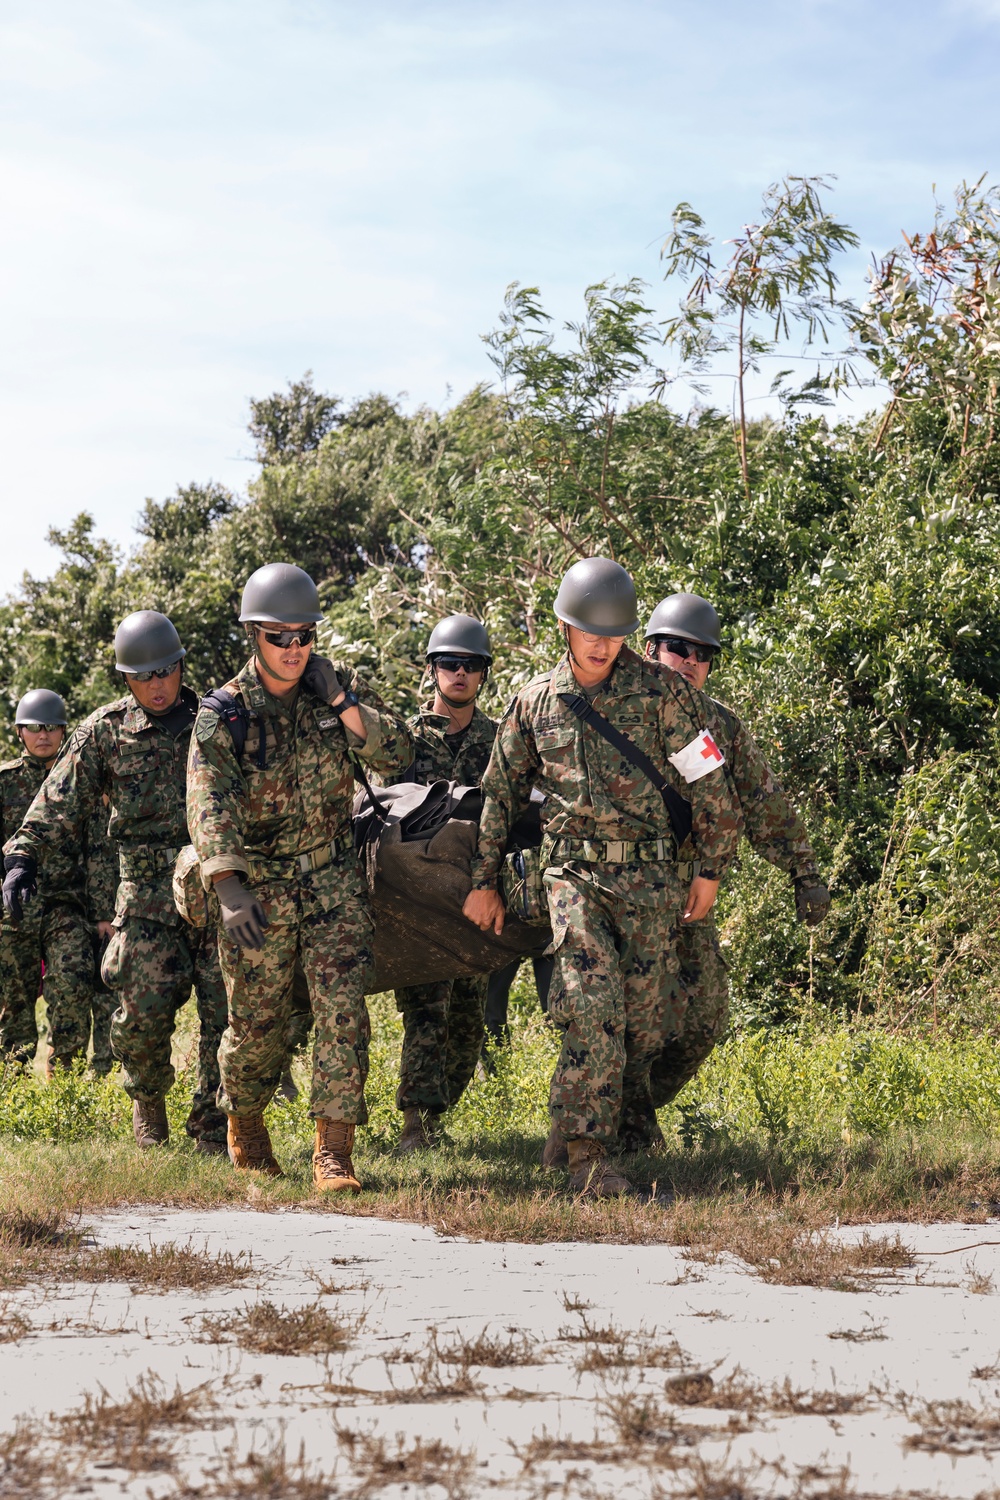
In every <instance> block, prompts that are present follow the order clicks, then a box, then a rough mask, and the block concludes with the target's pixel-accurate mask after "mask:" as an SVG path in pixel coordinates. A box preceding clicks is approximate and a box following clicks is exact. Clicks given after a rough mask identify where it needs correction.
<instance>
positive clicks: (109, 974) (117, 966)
mask: <svg viewBox="0 0 1000 1500" xmlns="http://www.w3.org/2000/svg"><path fill="white" fill-rule="evenodd" d="M124 947H125V931H124V929H123V928H121V927H116V928H115V929H114V931H113V932H112V934H111V937H110V938H109V939H108V946H107V947H106V948H105V950H104V957H103V958H102V959H101V978H102V980H103V981H104V983H105V984H106V985H107V987H108V989H109V990H116V989H119V988H120V986H121V982H122V971H123V969H124V966H125V965H124V957H125V955H124V951H123V950H124Z"/></svg>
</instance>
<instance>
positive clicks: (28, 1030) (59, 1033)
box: [0, 906, 97, 1064]
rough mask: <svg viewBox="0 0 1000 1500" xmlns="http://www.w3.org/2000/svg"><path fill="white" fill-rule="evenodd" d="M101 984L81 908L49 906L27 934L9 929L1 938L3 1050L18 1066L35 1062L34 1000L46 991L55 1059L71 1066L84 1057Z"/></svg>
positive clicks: (51, 1054) (0, 1036) (0, 1024)
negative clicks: (95, 997)
mask: <svg viewBox="0 0 1000 1500" xmlns="http://www.w3.org/2000/svg"><path fill="white" fill-rule="evenodd" d="M43 962H44V964H45V979H44V984H43V981H42V963H43ZM96 980H97V971H96V968H95V964H94V948H93V939H92V937H91V929H90V926H89V924H88V922H87V920H86V918H85V917H84V915H83V913H82V912H81V911H79V910H77V908H76V907H74V906H53V907H50V908H49V909H48V910H47V911H44V912H43V913H42V915H41V919H40V921H39V924H38V926H37V927H33V928H32V929H30V930H29V931H28V932H24V931H20V932H14V931H11V930H9V929H6V928H5V929H4V931H3V933H2V934H0V1005H2V1009H0V1047H2V1048H3V1051H4V1052H5V1053H6V1054H8V1055H9V1056H11V1057H13V1058H15V1059H16V1060H17V1061H18V1062H21V1063H28V1064H30V1063H31V1061H32V1059H33V1058H34V1056H35V1049H36V1047H37V1046H38V1029H37V1026H36V1024H35V1002H36V1000H37V999H38V996H39V994H40V993H41V992H42V990H43V988H44V993H45V1007H46V1010H47V1012H48V1018H49V1057H50V1060H51V1061H53V1062H58V1063H70V1062H72V1061H73V1059H74V1058H75V1057H85V1056H86V1053H87V1043H88V1041H89V1040H90V1005H91V1001H92V999H93V995H94V988H95V984H96Z"/></svg>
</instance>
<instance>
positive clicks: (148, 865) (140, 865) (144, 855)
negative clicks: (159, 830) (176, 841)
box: [118, 844, 180, 880]
mask: <svg viewBox="0 0 1000 1500" xmlns="http://www.w3.org/2000/svg"><path fill="white" fill-rule="evenodd" d="M179 853H180V850H179V849H171V848H168V847H167V845H165V844H138V845H136V846H134V847H133V848H129V849H121V848H120V849H119V850H118V878H119V880H149V879H150V877H152V876H156V875H163V874H165V873H166V871H168V870H170V871H171V872H172V871H173V868H174V865H175V863H176V862H177V856H178V854H179Z"/></svg>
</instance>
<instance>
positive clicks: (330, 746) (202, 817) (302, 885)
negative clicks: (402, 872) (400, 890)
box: [188, 563, 413, 1192]
mask: <svg viewBox="0 0 1000 1500" xmlns="http://www.w3.org/2000/svg"><path fill="white" fill-rule="evenodd" d="M322 618H323V616H322V611H321V609H320V603H319V594H318V593H317V590H316V585H315V584H314V583H313V581H312V579H311V578H310V577H309V575H308V574H307V573H304V572H303V571H302V569H301V568H296V567H293V566H292V565H291V564H289V563H270V564H268V565H267V566H266V567H263V568H258V569H257V571H256V573H254V574H253V575H252V576H251V577H250V579H249V580H248V581H247V585H246V587H245V588H244V590H243V604H242V609H241V611H240V620H241V622H242V623H243V624H244V626H245V627H246V633H247V636H248V638H249V640H250V642H251V643H252V647H253V654H252V655H251V657H250V660H249V661H248V662H247V664H246V666H245V667H244V668H243V669H242V671H241V672H240V673H239V674H238V675H237V676H236V677H234V678H233V680H232V681H231V682H229V683H227V684H226V686H225V688H223V689H222V690H221V691H220V692H217V693H209V694H208V695H207V696H206V698H205V699H203V700H202V707H201V711H200V713H199V714H198V720H197V723H196V725H195V734H194V738H193V739H192V741H191V755H190V760H189V764H188V827H189V829H190V833H191V839H192V842H193V844H194V846H195V849H196V851H197V854H198V857H199V860H200V861H201V874H202V880H203V881H204V882H205V885H206V888H207V887H208V886H209V885H210V884H211V885H214V888H215V892H216V894H217V895H218V897H219V903H220V910H221V920H222V928H223V931H222V946H221V958H222V972H223V975H224V977H225V981H226V991H227V994H228V997H229V1026H228V1029H227V1031H226V1034H225V1036H224V1038H223V1041H222V1046H221V1048H220V1051H219V1067H220V1072H221V1074H222V1088H221V1090H220V1093H219V1102H220V1104H221V1105H222V1107H223V1109H224V1110H225V1111H226V1114H227V1115H228V1116H229V1155H230V1159H231V1161H232V1163H233V1166H234V1167H236V1168H239V1169H244V1168H255V1169H257V1170H258V1171H262V1172H266V1173H268V1174H269V1175H270V1176H273V1177H277V1176H280V1175H281V1168H280V1167H279V1166H278V1163H277V1161H276V1160H275V1158H274V1152H273V1151H272V1149H271V1140H270V1137H269V1135H268V1132H267V1127H266V1125H265V1123H264V1109H265V1107H266V1105H267V1104H268V1103H269V1101H270V1100H271V1098H272V1096H273V1095H274V1092H275V1090H276V1089H277V1087H278V1083H279V1079H280V1076H281V1071H282V1067H283V1065H284V1063H285V1058H286V1054H287V1046H288V1035H289V1031H288V1028H289V1017H290V1009H291V1002H292V987H293V981H294V972H295V968H296V963H297V962H298V963H300V964H301V967H302V970H303V972H304V974H305V979H306V983H307V985H308V989H309V999H310V1002H311V1005H312V1012H313V1017H314V1021H315V1040H314V1043H313V1076H312V1096H311V1101H310V1112H311V1114H312V1115H313V1118H314V1119H315V1121H316V1144H315V1150H314V1152H313V1180H314V1182H315V1184H316V1187H317V1188H318V1189H319V1190H320V1191H321V1192H343V1191H350V1192H358V1191H359V1190H360V1186H361V1184H360V1183H359V1182H358V1179H357V1177H356V1176H355V1172H354V1164H353V1161H352V1155H351V1153H352V1150H353V1146H354V1131H355V1126H356V1125H359V1124H363V1123H364V1121H365V1120H366V1119H367V1113H366V1109H365V1097H364V1087H365V1079H366V1077H367V1073H368V1041H369V1035H370V1027H369V1021H368V1010H367V1007H366V1005H365V989H366V984H367V981H368V979H369V976H370V971H371V968H372V964H373V962H374V957H373V952H372V919H371V913H370V910H369V904H368V892H367V888H366V886H365V882H364V879H363V877H362V874H361V870H360V867H359V865H358V861H357V858H356V856H355V853H354V840H353V831H352V825H351V810H352V802H353V796H352V793H353V786H354V774H355V769H356V768H357V770H358V774H359V776H361V777H363V775H364V773H363V771H361V769H360V766H359V764H358V760H357V757H360V758H361V759H362V760H364V761H366V762H367V763H368V764H369V765H370V766H371V767H372V768H373V769H374V770H376V771H378V772H380V773H381V774H383V775H393V774H396V773H398V772H400V771H402V770H403V769H404V768H405V767H406V766H407V765H408V764H409V763H410V760H411V758H412V755H413V741H412V739H411V737H410V733H409V731H408V729H407V728H406V725H405V724H404V723H403V722H402V720H401V719H399V718H397V717H396V715H395V714H392V713H390V712H389V710H388V709H387V708H386V707H385V705H384V704H383V703H382V702H381V700H380V699H379V698H378V696H377V695H376V694H375V693H374V692H373V691H372V690H371V688H369V687H368V686H367V685H366V684H365V683H364V682H362V681H361V679H360V678H359V677H358V676H357V675H356V674H355V673H354V672H352V671H351V670H350V669H349V668H347V667H337V666H335V665H334V663H333V662H330V661H327V660H326V659H325V658H324V657H314V656H313V655H312V643H313V639H314V637H315V634H316V623H317V621H319V620H321V619H322ZM245 882H246V883H245Z"/></svg>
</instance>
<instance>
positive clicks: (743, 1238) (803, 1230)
mask: <svg viewBox="0 0 1000 1500" xmlns="http://www.w3.org/2000/svg"><path fill="white" fill-rule="evenodd" d="M676 1228H677V1230H678V1231H679V1232H680V1235H681V1238H682V1240H683V1242H685V1243H687V1244H688V1246H689V1248H688V1250H687V1251H686V1254H687V1256H688V1257H689V1258H690V1259H692V1260H699V1261H702V1262H705V1263H707V1264H713V1263H716V1262H718V1261H719V1260H720V1259H721V1258H722V1257H723V1256H725V1255H732V1256H735V1257H736V1258H737V1259H738V1260H742V1261H743V1262H744V1263H745V1264H746V1265H748V1266H750V1267H751V1268H752V1269H753V1270H754V1271H756V1273H757V1275H758V1276H760V1277H761V1278H762V1280H764V1281H770V1282H776V1283H779V1284H780V1285H782V1286H821V1287H829V1288H831V1289H833V1290H835V1291H857V1290H859V1289H860V1288H861V1287H863V1286H867V1285H870V1283H871V1281H872V1279H873V1278H875V1277H877V1276H879V1275H881V1274H882V1273H884V1272H887V1271H898V1270H902V1269H904V1268H908V1267H911V1266H913V1265H914V1264H915V1256H914V1254H913V1251H912V1250H911V1249H910V1247H909V1246H908V1245H905V1244H904V1243H903V1241H902V1240H901V1239H900V1237H899V1234H898V1233H896V1234H894V1235H892V1236H877V1235H876V1236H873V1235H871V1234H869V1233H868V1232H867V1230H866V1231H865V1233H864V1234H863V1235H862V1236H861V1239H860V1240H858V1241H857V1242H856V1243H853V1244H851V1243H846V1242H842V1241H841V1240H838V1239H837V1238H835V1237H834V1236H833V1234H832V1233H831V1231H830V1230H829V1229H822V1228H817V1227H816V1226H814V1225H812V1224H809V1223H808V1222H803V1221H802V1219H800V1218H797V1216H793V1215H792V1214H791V1213H789V1212H783V1213H780V1214H779V1213H775V1212H768V1211H767V1210H766V1209H764V1208H763V1207H762V1208H761V1210H760V1212H759V1213H748V1212H747V1211H746V1208H744V1209H743V1211H742V1213H740V1214H735V1213H724V1212H722V1211H719V1212H717V1213H716V1214H715V1215H712V1216H708V1215H705V1214H698V1215H697V1216H693V1215H692V1217H691V1218H690V1219H689V1220H688V1222H687V1223H686V1224H684V1223H683V1215H681V1214H678V1216H677V1224H676Z"/></svg>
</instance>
